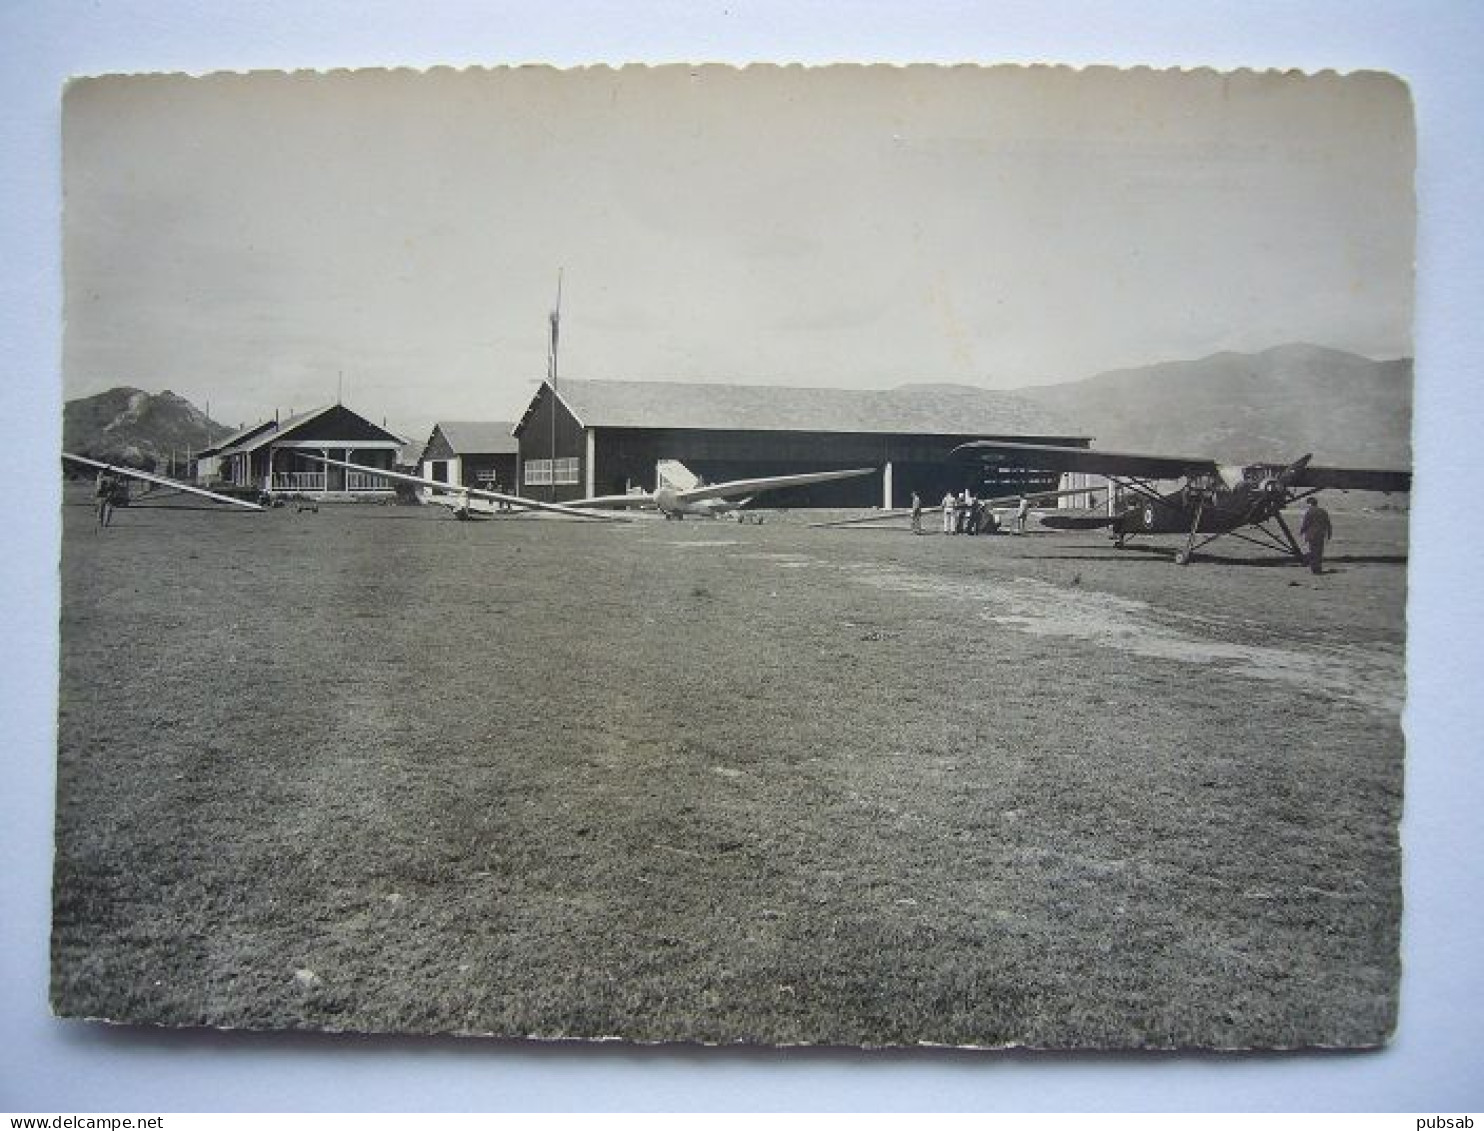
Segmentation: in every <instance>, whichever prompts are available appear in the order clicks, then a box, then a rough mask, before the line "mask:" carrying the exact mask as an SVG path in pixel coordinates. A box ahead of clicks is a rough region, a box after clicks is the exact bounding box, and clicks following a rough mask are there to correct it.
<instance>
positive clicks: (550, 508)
mask: <svg viewBox="0 0 1484 1131" xmlns="http://www.w3.org/2000/svg"><path fill="white" fill-rule="evenodd" d="M60 128H61V133H62V162H63V164H62V216H61V222H62V240H63V245H62V246H63V254H62V268H63V279H64V287H65V292H64V302H65V331H64V337H63V344H62V351H61V364H62V374H63V392H64V401H65V405H64V414H63V421H62V424H61V430H60V435H61V443H62V453H61V458H60V460H59V461H58V467H57V474H58V475H59V476H60V477H61V478H62V480H63V486H62V489H61V499H62V515H61V545H60V592H61V614H60V648H59V668H60V685H59V692H58V711H57V716H58V717H57V734H56V758H57V763H56V765H57V770H56V772H57V779H56V788H57V792H56V828H55V836H56V841H55V858H54V877H53V896H52V898H53V904H52V920H51V949H50V961H51V979H50V1003H51V1007H52V1009H53V1010H54V1011H55V1013H56V1014H57V1015H58V1016H59V1017H63V1018H72V1019H82V1020H92V1021H107V1022H119V1023H125V1024H129V1025H148V1026H163V1027H173V1028H190V1027H209V1028H213V1029H228V1030H274V1031H281V1030H311V1031H329V1032H349V1033H358V1034H402V1035H421V1036H428V1035H461V1036H493V1037H500V1038H507V1039H525V1038H535V1039H539V1040H562V1041H591V1040H618V1041H624V1042H637V1043H644V1044H651V1043H659V1044H672V1043H684V1044H702V1045H746V1046H765V1047H770V1048H771V1047H791V1046H801V1045H802V1046H828V1047H840V1046H844V1047H850V1048H869V1049H877V1048H905V1047H917V1046H934V1047H948V1048H953V1049H979V1050H995V1049H1006V1048H1028V1049H1045V1050H1074V1049H1075V1050H1089V1049H1096V1050H1151V1049H1162V1050H1171V1049H1185V1050H1191V1049H1200V1050H1293V1049H1316V1048H1322V1049H1362V1048H1375V1047H1379V1046H1384V1045H1386V1044H1387V1042H1388V1041H1389V1040H1390V1039H1391V1037H1392V1034H1393V1032H1394V1030H1395V1028H1396V1025H1397V1019H1398V1009H1399V985H1400V977H1401V957H1400V956H1401V923H1402V907H1403V894H1402V855H1401V841H1400V834H1399V822H1400V820H1401V816H1402V812H1403V792H1404V791H1403V782H1404V775H1405V769H1406V757H1405V746H1406V744H1405V741H1404V735H1403V728H1402V712H1403V708H1404V705H1405V703H1406V698H1407V683H1406V665H1405V653H1406V631H1407V615H1406V614H1407V596H1408V562H1409V537H1408V532H1409V518H1410V499H1411V486H1412V464H1413V450H1412V405H1413V399H1412V398H1413V354H1414V349H1413V331H1412V326H1413V315H1414V263H1415V259H1416V243H1417V241H1416V230H1417V209H1416V199H1415V190H1414V176H1415V172H1416V151H1415V150H1416V139H1415V130H1414V120H1413V100H1412V95H1411V92H1410V90H1409V88H1408V86H1407V84H1406V82H1405V81H1403V80H1402V79H1401V78H1398V77H1396V76H1394V75H1391V74H1387V73H1382V72H1377V71H1354V72H1351V73H1345V74H1340V73H1336V72H1334V71H1325V72H1315V73H1305V72H1301V71H1293V70H1289V71H1277V70H1258V69H1249V70H1216V69H1210V68H1204V69H1189V70H1176V69H1156V68H1117V67H1089V68H1082V69H1078V68H1073V67H1067V66H1055V65H1036V66H1021V65H1015V66H1010V65H1005V66H989V65H963V66H927V65H914V66H887V65H869V66H862V65H829V66H812V67H804V66H772V65H752V66H746V67H734V66H722V65H699V64H698V65H683V64H673V65H666V66H655V67H645V66H590V67H571V68H560V67H553V66H527V67H489V68H480V67H468V68H462V69H455V68H431V69H425V70H413V69H400V70H399V69H359V70H357V69H347V70H338V71H309V70H305V71H261V70H260V71H249V72H242V73H211V74H203V75H196V76H192V75H185V74H127V75H122V74H121V75H97V76H92V77H79V78H76V79H74V80H73V81H72V82H71V83H70V84H69V85H68V86H67V89H66V92H65V97H64V98H63V100H62V106H61V115H60Z"/></svg>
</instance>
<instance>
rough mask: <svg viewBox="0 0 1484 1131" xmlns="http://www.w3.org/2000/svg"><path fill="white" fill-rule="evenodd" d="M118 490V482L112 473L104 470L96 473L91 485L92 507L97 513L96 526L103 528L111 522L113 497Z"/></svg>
mask: <svg viewBox="0 0 1484 1131" xmlns="http://www.w3.org/2000/svg"><path fill="white" fill-rule="evenodd" d="M117 490H118V480H117V479H116V478H114V474H113V472H112V471H109V470H108V469H107V468H104V469H103V470H102V471H100V472H98V478H97V480H96V481H95V482H94V484H93V505H94V507H95V508H96V509H97V512H98V525H99V526H100V527H104V526H107V525H109V524H110V523H111V522H113V496H114V492H115V491H117Z"/></svg>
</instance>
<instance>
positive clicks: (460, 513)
mask: <svg viewBox="0 0 1484 1131" xmlns="http://www.w3.org/2000/svg"><path fill="white" fill-rule="evenodd" d="M299 454H300V455H301V456H302V457H303V458H305V459H312V460H314V461H315V462H316V463H323V464H328V465H329V466H331V467H343V468H345V469H346V470H348V471H363V472H365V473H366V474H368V475H379V476H381V478H383V479H393V480H396V481H397V482H400V483H416V484H419V485H420V486H423V487H436V488H438V489H439V490H440V491H448V492H450V493H452V494H455V495H461V496H463V499H464V503H463V505H462V506H460V507H457V508H456V509H455V510H454V514H455V516H457V517H458V518H472V517H473V516H474V513H475V512H474V511H472V510H470V509H469V501H470V500H471V499H486V500H489V501H490V502H494V503H504V504H505V505H506V506H509V507H511V508H513V509H515V510H535V511H550V512H552V513H554V514H563V515H567V516H568V517H570V518H583V519H588V520H590V521H597V522H628V521H629V520H628V519H626V518H624V517H623V516H621V515H615V514H605V513H603V512H602V511H592V510H587V509H585V508H584V507H582V506H581V505H580V504H579V503H540V502H537V501H536V500H535V499H526V498H522V497H521V496H520V495H505V494H502V493H501V492H499V491H486V490H485V489H484V488H483V487H465V486H464V485H463V484H461V483H444V482H443V481H442V480H439V479H428V478H426V477H425V476H422V475H408V474H406V473H405V472H401V471H388V470H386V469H385V468H381V467H366V466H364V465H362V464H359V463H346V462H345V461H344V460H338V459H328V458H326V457H325V456H316V455H310V454H309V453H308V452H300V453H299Z"/></svg>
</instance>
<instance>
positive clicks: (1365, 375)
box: [1016, 344, 1412, 469]
mask: <svg viewBox="0 0 1484 1131" xmlns="http://www.w3.org/2000/svg"><path fill="white" fill-rule="evenodd" d="M1016 391H1017V392H1018V393H1019V395H1020V396H1023V397H1025V398H1027V399H1029V400H1031V401H1033V402H1034V403H1036V404H1038V405H1041V406H1042V407H1043V408H1045V409H1047V410H1048V411H1050V412H1052V413H1053V414H1055V415H1056V416H1057V417H1058V418H1060V419H1062V420H1064V421H1065V422H1066V424H1067V426H1068V427H1069V428H1071V429H1072V430H1073V432H1075V433H1076V434H1078V435H1084V436H1091V437H1093V445H1094V446H1095V447H1098V448H1105V449H1111V450H1115V451H1116V450H1124V449H1127V450H1131V451H1144V452H1153V453H1159V454H1166V453H1168V454H1171V455H1192V456H1208V457H1214V458H1216V459H1219V460H1222V461H1224V462H1234V463H1246V462H1253V461H1257V460H1293V459H1297V458H1298V457H1299V456H1301V455H1304V454H1305V453H1313V455H1314V461H1315V463H1319V464H1325V463H1328V464H1354V465H1360V466H1370V467H1386V468H1398V469H1401V468H1408V467H1410V466H1411V465H1412V359H1411V358H1400V359H1397V360H1394V361H1373V360H1371V359H1370V358H1365V357H1360V356H1358V355H1356V354H1353V353H1345V352H1344V351H1341V350H1334V349H1326V348H1324V347H1322V346H1312V345H1301V344H1294V345H1285V346H1278V347H1275V348H1273V349H1269V350H1264V351H1263V352H1261V353H1255V354H1245V353H1217V354H1212V355H1211V356H1209V357H1204V358H1200V359H1199V360H1195V361H1168V362H1162V363H1159V364H1155V365H1146V366H1140V367H1138V368H1135V369H1119V370H1114V371H1111V372H1108V373H1101V374H1099V375H1098V376H1096V377H1090V378H1088V379H1087V380H1084V381H1075V382H1071V383H1068V384H1061V385H1040V386H1035V387H1031V388H1024V389H1019V390H1016Z"/></svg>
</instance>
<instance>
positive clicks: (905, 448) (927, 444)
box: [515, 379, 1090, 508]
mask: <svg viewBox="0 0 1484 1131" xmlns="http://www.w3.org/2000/svg"><path fill="white" fill-rule="evenodd" d="M515 438H516V440H517V442H518V445H519V456H520V488H521V490H520V493H521V494H523V495H525V496H527V497H529V498H535V499H540V500H543V501H544V500H555V501H564V500H570V499H578V498H583V497H586V496H593V495H606V494H620V493H623V492H626V491H629V490H632V489H636V488H638V489H643V490H646V491H652V490H654V489H655V486H656V483H655V477H656V467H657V465H658V463H659V462H660V461H661V460H678V461H679V462H681V463H683V464H684V465H685V466H686V467H688V468H689V469H690V470H691V471H692V472H694V473H696V474H697V475H699V476H701V477H702V478H704V479H705V480H706V481H708V482H713V483H714V482H722V481H725V480H731V479H747V478H752V477H755V476H765V475H792V474H802V473H805V472H811V471H830V470H838V469H844V468H851V467H875V468H878V469H880V474H879V475H878V476H866V477H862V478H859V479H846V480H838V481H834V482H829V483H818V484H811V485H809V486H805V487H792V488H788V489H786V490H781V491H777V492H770V493H769V494H768V495H767V505H768V506H770V507H869V506H880V507H887V508H892V507H904V506H907V505H909V504H910V501H911V497H912V493H913V492H914V491H916V492H917V493H918V494H919V495H920V496H921V498H922V500H923V501H924V502H925V503H928V504H933V503H936V502H937V501H938V500H940V499H942V497H943V495H944V494H945V493H946V492H948V491H955V492H956V491H960V490H962V489H964V488H965V487H967V488H969V489H971V490H973V491H974V492H975V493H976V494H978V495H980V496H981V497H983V496H989V495H1001V494H1013V493H1015V492H1016V491H1020V490H1032V489H1035V490H1041V489H1045V488H1047V487H1052V486H1055V482H1056V476H1055V475H1051V476H1049V478H1048V477H1047V476H1045V475H1039V474H1037V473H1031V474H1029V475H1028V474H1027V473H1025V472H1017V471H1015V470H1011V469H999V470H986V469H985V468H982V467H970V466H966V465H962V464H958V463H955V462H951V461H950V460H949V459H948V456H949V453H950V452H952V451H953V449H954V448H955V447H957V446H958V445H959V444H963V443H967V442H968V441H970V440H989V439H995V440H1010V441H1017V442H1020V443H1037V444H1069V445H1076V446H1079V447H1086V446H1087V445H1088V444H1089V443H1090V440H1089V438H1088V437H1085V436H1076V435H1071V434H1069V432H1068V430H1067V429H1066V427H1065V426H1064V425H1063V424H1061V422H1060V421H1058V420H1057V419H1056V418H1055V417H1054V416H1053V415H1052V414H1051V413H1050V412H1048V411H1047V410H1044V409H1042V408H1040V407H1039V406H1036V405H1034V404H1032V403H1031V402H1029V401H1027V400H1025V399H1024V398H1021V397H1018V396H1015V395H1014V394H1013V393H1000V392H991V391H988V390H977V389H970V388H965V387H962V386H942V385H937V386H935V385H923V386H917V387H907V388H899V389H890V390H859V389H801V388H791V387H787V386H772V385H768V386H762V385H698V384H683V383H678V382H665V381H582V380H566V379H563V380H561V381H559V382H558V384H557V389H556V391H555V392H553V390H552V387H551V384H550V383H549V382H543V383H542V385H541V387H540V389H538V390H537V392H536V394H535V396H534V397H533V398H532V399H531V402H530V404H529V406H528V407H527V408H526V411H525V414H524V415H523V416H522V417H521V419H520V421H519V422H518V423H517V424H516V426H515ZM987 476H995V477H997V478H987Z"/></svg>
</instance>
